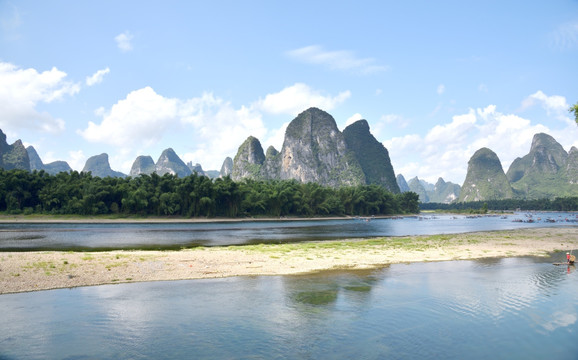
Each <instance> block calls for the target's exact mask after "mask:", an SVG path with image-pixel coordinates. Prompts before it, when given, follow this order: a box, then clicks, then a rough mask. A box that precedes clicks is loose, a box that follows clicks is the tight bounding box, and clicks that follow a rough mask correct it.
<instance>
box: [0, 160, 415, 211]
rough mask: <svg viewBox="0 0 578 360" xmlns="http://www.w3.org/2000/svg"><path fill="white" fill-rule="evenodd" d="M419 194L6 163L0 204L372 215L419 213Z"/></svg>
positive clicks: (13, 207) (7, 207)
mask: <svg viewBox="0 0 578 360" xmlns="http://www.w3.org/2000/svg"><path fill="white" fill-rule="evenodd" d="M418 201H419V199H418V195H417V194H415V193H413V192H409V193H402V194H392V193H391V192H389V191H387V190H386V189H384V188H383V187H380V186H375V185H366V186H350V187H341V188H331V187H325V186H321V185H319V184H316V183H300V182H298V181H296V180H279V181H255V180H249V179H245V180H242V181H238V182H235V181H233V180H231V179H230V178H229V177H226V178H219V179H214V180H212V179H209V178H208V177H205V176H200V175H197V174H193V175H190V176H187V177H182V178H179V177H177V176H174V175H170V174H165V175H163V176H159V175H157V174H156V173H153V174H152V175H140V176H138V177H134V178H131V177H128V178H111V177H106V178H100V177H93V176H92V175H91V174H90V173H82V172H80V173H79V172H77V171H71V172H61V173H59V174H57V175H49V174H48V173H46V172H44V171H33V172H27V171H24V170H2V169H0V211H1V212H4V213H8V214H52V215H61V214H70V215H105V214H112V215H114V214H118V215H119V216H122V215H137V216H180V217H231V218H237V217H281V216H303V217H314V216H332V215H336V216H342V215H351V216H369V215H376V216H377V215H393V214H409V213H417V212H419V202H418Z"/></svg>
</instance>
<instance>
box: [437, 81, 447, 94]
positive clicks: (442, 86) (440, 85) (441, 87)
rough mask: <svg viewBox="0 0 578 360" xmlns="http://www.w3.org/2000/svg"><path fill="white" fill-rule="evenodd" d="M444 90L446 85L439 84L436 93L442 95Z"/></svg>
mask: <svg viewBox="0 0 578 360" xmlns="http://www.w3.org/2000/svg"><path fill="white" fill-rule="evenodd" d="M445 91H446V86H445V85H444V84H439V85H438V88H437V90H436V92H437V93H438V95H442V94H443V93H444V92H445Z"/></svg>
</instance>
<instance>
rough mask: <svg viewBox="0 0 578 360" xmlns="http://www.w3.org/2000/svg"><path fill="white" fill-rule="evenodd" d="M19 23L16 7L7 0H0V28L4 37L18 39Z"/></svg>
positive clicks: (20, 21) (18, 13) (18, 12)
mask: <svg viewBox="0 0 578 360" xmlns="http://www.w3.org/2000/svg"><path fill="white" fill-rule="evenodd" d="M21 24H22V20H21V18H20V11H18V8H17V7H16V6H14V5H13V4H11V3H10V2H8V1H3V2H0V29H2V36H3V37H4V39H6V40H9V41H15V40H18V39H20V37H21V35H20V32H19V30H20V25H21Z"/></svg>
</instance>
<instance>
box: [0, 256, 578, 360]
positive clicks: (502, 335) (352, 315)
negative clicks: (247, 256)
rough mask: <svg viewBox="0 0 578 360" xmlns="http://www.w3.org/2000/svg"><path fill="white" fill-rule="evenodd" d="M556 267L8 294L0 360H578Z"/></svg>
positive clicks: (573, 313) (574, 289)
mask: <svg viewBox="0 0 578 360" xmlns="http://www.w3.org/2000/svg"><path fill="white" fill-rule="evenodd" d="M558 256H560V255H558ZM554 260H557V259H536V258H511V259H489V260H483V261H453V262H440V263H423V264H411V265H402V264H400V265H392V266H390V267H389V268H385V269H382V270H379V271H373V272H336V273H323V274H320V275H313V276H312V275H309V276H274V277H242V278H228V279H217V280H193V281H178V282H154V283H136V284H120V285H108V286H97V287H85V288H75V289H64V290H51V291H42V292H34V293H23V294H10V295H2V296H0V308H1V309H2V316H1V317H0V329H1V331H0V359H104V358H107V359H113V358H114V359H160V358H172V359H191V358H198V359H385V358H387V359H415V358H420V359H441V358H443V359H576V358H577V357H578V322H577V320H578V275H577V272H576V271H575V270H574V268H570V269H568V268H567V267H566V266H563V267H559V266H553V265H552V264H551V262H552V261H554Z"/></svg>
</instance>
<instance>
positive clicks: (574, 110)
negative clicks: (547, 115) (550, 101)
mask: <svg viewBox="0 0 578 360" xmlns="http://www.w3.org/2000/svg"><path fill="white" fill-rule="evenodd" d="M568 111H570V112H571V113H573V114H574V118H575V120H576V124H577V125H578V102H577V103H576V104H574V105H573V106H571V107H570V109H568Z"/></svg>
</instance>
